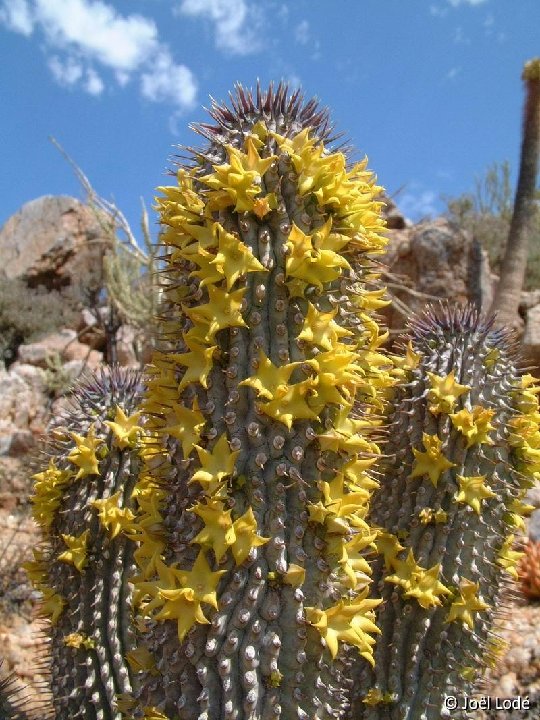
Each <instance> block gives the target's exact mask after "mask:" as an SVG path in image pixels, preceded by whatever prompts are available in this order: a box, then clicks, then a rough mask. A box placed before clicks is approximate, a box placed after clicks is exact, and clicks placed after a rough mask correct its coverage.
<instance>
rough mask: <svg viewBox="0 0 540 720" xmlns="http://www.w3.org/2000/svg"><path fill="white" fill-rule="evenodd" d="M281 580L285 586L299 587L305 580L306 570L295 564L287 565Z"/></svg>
mask: <svg viewBox="0 0 540 720" xmlns="http://www.w3.org/2000/svg"><path fill="white" fill-rule="evenodd" d="M282 579H283V582H284V584H285V585H292V587H300V586H301V585H303V584H304V582H305V580H306V568H304V567H302V566H301V565H297V564H296V563H289V567H288V568H287V572H286V573H284V574H283V578H282Z"/></svg>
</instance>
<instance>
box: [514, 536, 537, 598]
mask: <svg viewBox="0 0 540 720" xmlns="http://www.w3.org/2000/svg"><path fill="white" fill-rule="evenodd" d="M517 570H518V576H519V585H520V588H521V591H522V593H523V594H524V595H525V597H527V598H530V599H531V600H538V599H540V542H538V540H531V539H529V540H527V542H526V544H525V546H524V548H523V557H522V558H521V560H520V561H519V565H518V568H517Z"/></svg>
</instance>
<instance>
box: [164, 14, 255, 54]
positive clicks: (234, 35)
mask: <svg viewBox="0 0 540 720" xmlns="http://www.w3.org/2000/svg"><path fill="white" fill-rule="evenodd" d="M175 12H176V13H177V14H178V13H181V14H182V15H187V16H189V17H193V18H196V17H200V18H203V19H206V20H210V22H212V23H213V25H214V33H215V42H216V45H217V47H218V48H221V49H222V50H225V51H227V52H231V53H233V54H235V55H248V54H249V53H252V52H256V51H257V50H259V48H260V46H261V43H260V40H259V38H258V37H257V32H258V30H259V29H260V26H261V24H262V15H261V10H260V8H257V7H255V6H254V5H250V4H248V2H247V0H182V2H181V3H180V5H179V6H178V8H177V9H176V11H175Z"/></svg>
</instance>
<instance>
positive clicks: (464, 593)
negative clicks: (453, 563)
mask: <svg viewBox="0 0 540 720" xmlns="http://www.w3.org/2000/svg"><path fill="white" fill-rule="evenodd" d="M479 588H480V583H475V582H472V580H468V579H467V578H462V579H461V581H460V583H459V588H458V592H459V597H458V599H457V600H454V601H453V602H452V605H451V606H450V612H449V613H448V617H447V618H446V622H452V621H453V620H461V622H462V623H464V624H465V625H468V626H469V627H470V628H471V630H472V629H473V628H474V619H473V613H474V612H478V611H479V610H487V609H488V608H489V605H488V604H487V603H485V602H484V601H483V600H480V598H478V597H477V593H478V590H479Z"/></svg>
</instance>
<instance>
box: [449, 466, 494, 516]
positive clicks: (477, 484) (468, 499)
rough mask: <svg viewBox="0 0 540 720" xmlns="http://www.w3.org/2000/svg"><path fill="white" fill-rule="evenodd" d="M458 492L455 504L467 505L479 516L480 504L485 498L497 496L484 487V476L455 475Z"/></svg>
mask: <svg viewBox="0 0 540 720" xmlns="http://www.w3.org/2000/svg"><path fill="white" fill-rule="evenodd" d="M456 479H457V481H458V482H459V487H460V491H459V492H458V494H457V495H456V500H457V502H461V503H467V505H470V506H471V507H472V509H473V510H474V511H475V513H476V514H477V515H480V502H481V501H482V500H483V499H485V498H492V497H497V494H496V493H494V492H493V490H491V489H490V488H488V487H487V486H486V485H485V481H486V476H485V475H456Z"/></svg>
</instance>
